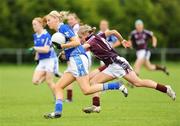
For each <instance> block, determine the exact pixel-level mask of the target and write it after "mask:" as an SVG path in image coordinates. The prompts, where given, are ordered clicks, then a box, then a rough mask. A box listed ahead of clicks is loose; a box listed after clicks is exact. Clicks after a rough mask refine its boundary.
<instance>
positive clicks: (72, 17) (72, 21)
mask: <svg viewBox="0 0 180 126" xmlns="http://www.w3.org/2000/svg"><path fill="white" fill-rule="evenodd" d="M67 22H68V25H69V26H71V28H72V30H73V31H74V33H75V34H76V35H77V32H78V31H79V27H80V19H79V18H78V16H77V15H76V14H75V13H69V14H68V16H67ZM88 58H89V57H88ZM66 92H67V98H66V100H65V101H66V102H72V100H73V84H71V85H69V86H67V87H66Z"/></svg>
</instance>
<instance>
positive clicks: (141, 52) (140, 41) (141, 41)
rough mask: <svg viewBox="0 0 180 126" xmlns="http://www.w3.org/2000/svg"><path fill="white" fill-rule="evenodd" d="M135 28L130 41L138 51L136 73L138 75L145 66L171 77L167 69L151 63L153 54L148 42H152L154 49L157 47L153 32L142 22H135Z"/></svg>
mask: <svg viewBox="0 0 180 126" xmlns="http://www.w3.org/2000/svg"><path fill="white" fill-rule="evenodd" d="M135 27H136V29H135V30H133V31H132V32H131V34H130V37H129V38H130V40H129V41H130V42H131V43H132V46H133V48H134V49H135V50H136V56H137V59H136V61H135V65H134V71H135V72H136V73H137V75H138V74H139V71H140V69H141V67H142V65H145V67H146V68H147V69H148V70H160V71H163V72H164V73H165V74H167V75H169V72H167V70H166V67H162V66H159V65H155V64H152V63H151V62H150V56H151V52H150V50H149V49H148V47H147V46H148V40H152V46H153V47H154V48H155V47H156V46H157V39H156V37H155V36H154V35H153V32H151V31H148V30H146V29H144V25H143V22H142V20H137V21H136V22H135Z"/></svg>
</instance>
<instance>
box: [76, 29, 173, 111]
mask: <svg viewBox="0 0 180 126" xmlns="http://www.w3.org/2000/svg"><path fill="white" fill-rule="evenodd" d="M112 34H113V35H115V36H116V37H117V38H118V40H119V41H120V42H121V43H122V44H123V46H125V47H129V46H130V44H129V43H128V42H127V41H126V40H124V39H123V38H122V37H121V35H120V34H119V33H118V32H117V31H116V30H110V31H106V32H105V33H100V34H97V35H96V34H94V29H93V28H91V27H90V26H88V25H84V26H81V27H80V30H79V32H78V35H79V37H80V38H81V40H82V41H87V43H86V44H84V47H85V48H89V49H90V50H91V52H92V53H93V54H94V56H95V57H96V58H97V59H99V60H102V61H103V62H104V63H105V65H106V66H107V67H106V68H105V69H104V70H103V71H102V72H100V73H98V74H97V75H96V76H95V77H93V79H92V80H91V84H97V83H104V82H107V81H111V80H114V79H115V78H119V77H123V78H124V79H126V80H127V81H128V82H130V83H132V84H133V85H135V86H136V87H147V88H153V89H156V90H158V91H161V92H163V93H166V94H167V95H168V96H170V97H171V98H172V99H173V100H175V98H176V94H175V92H174V91H173V90H172V88H171V87H170V86H169V85H166V86H164V85H162V84H159V83H157V82H154V81H152V80H148V79H140V78H139V77H138V76H137V75H136V73H135V72H134V71H133V69H132V68H131V66H130V65H129V63H128V62H127V61H126V59H124V58H123V57H120V56H119V55H118V54H117V53H116V52H115V50H114V49H113V48H112V47H111V46H110V45H109V44H108V42H107V41H106V40H105V39H106V37H107V36H110V35H112ZM93 101H95V102H97V103H95V105H96V104H98V103H100V102H99V101H100V99H99V97H98V99H96V100H94V99H93ZM93 104H94V103H93ZM97 106H98V105H97ZM97 106H94V105H93V106H91V107H89V108H85V109H83V111H84V112H86V113H91V112H99V111H100V108H99V107H97Z"/></svg>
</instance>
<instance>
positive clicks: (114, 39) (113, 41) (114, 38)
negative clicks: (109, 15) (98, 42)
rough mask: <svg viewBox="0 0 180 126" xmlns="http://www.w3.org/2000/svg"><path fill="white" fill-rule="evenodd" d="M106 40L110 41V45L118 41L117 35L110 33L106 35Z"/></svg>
mask: <svg viewBox="0 0 180 126" xmlns="http://www.w3.org/2000/svg"><path fill="white" fill-rule="evenodd" d="M98 33H103V32H102V31H99V32H98ZM106 41H108V42H109V43H110V45H112V44H114V43H115V42H116V41H118V39H117V37H116V36H114V35H110V36H107V37H106Z"/></svg>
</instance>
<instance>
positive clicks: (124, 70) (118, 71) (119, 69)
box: [102, 56, 133, 78]
mask: <svg viewBox="0 0 180 126" xmlns="http://www.w3.org/2000/svg"><path fill="white" fill-rule="evenodd" d="M117 59H118V60H120V61H121V62H123V64H120V63H117V62H114V63H112V64H110V65H109V66H108V67H107V68H106V69H105V70H103V71H102V72H103V73H105V74H107V75H109V76H112V77H113V78H118V77H119V78H120V77H123V76H125V75H126V74H128V73H129V72H130V71H132V70H133V69H132V67H131V66H130V64H129V63H128V61H127V60H126V59H125V58H123V57H120V56H118V57H117Z"/></svg>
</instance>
